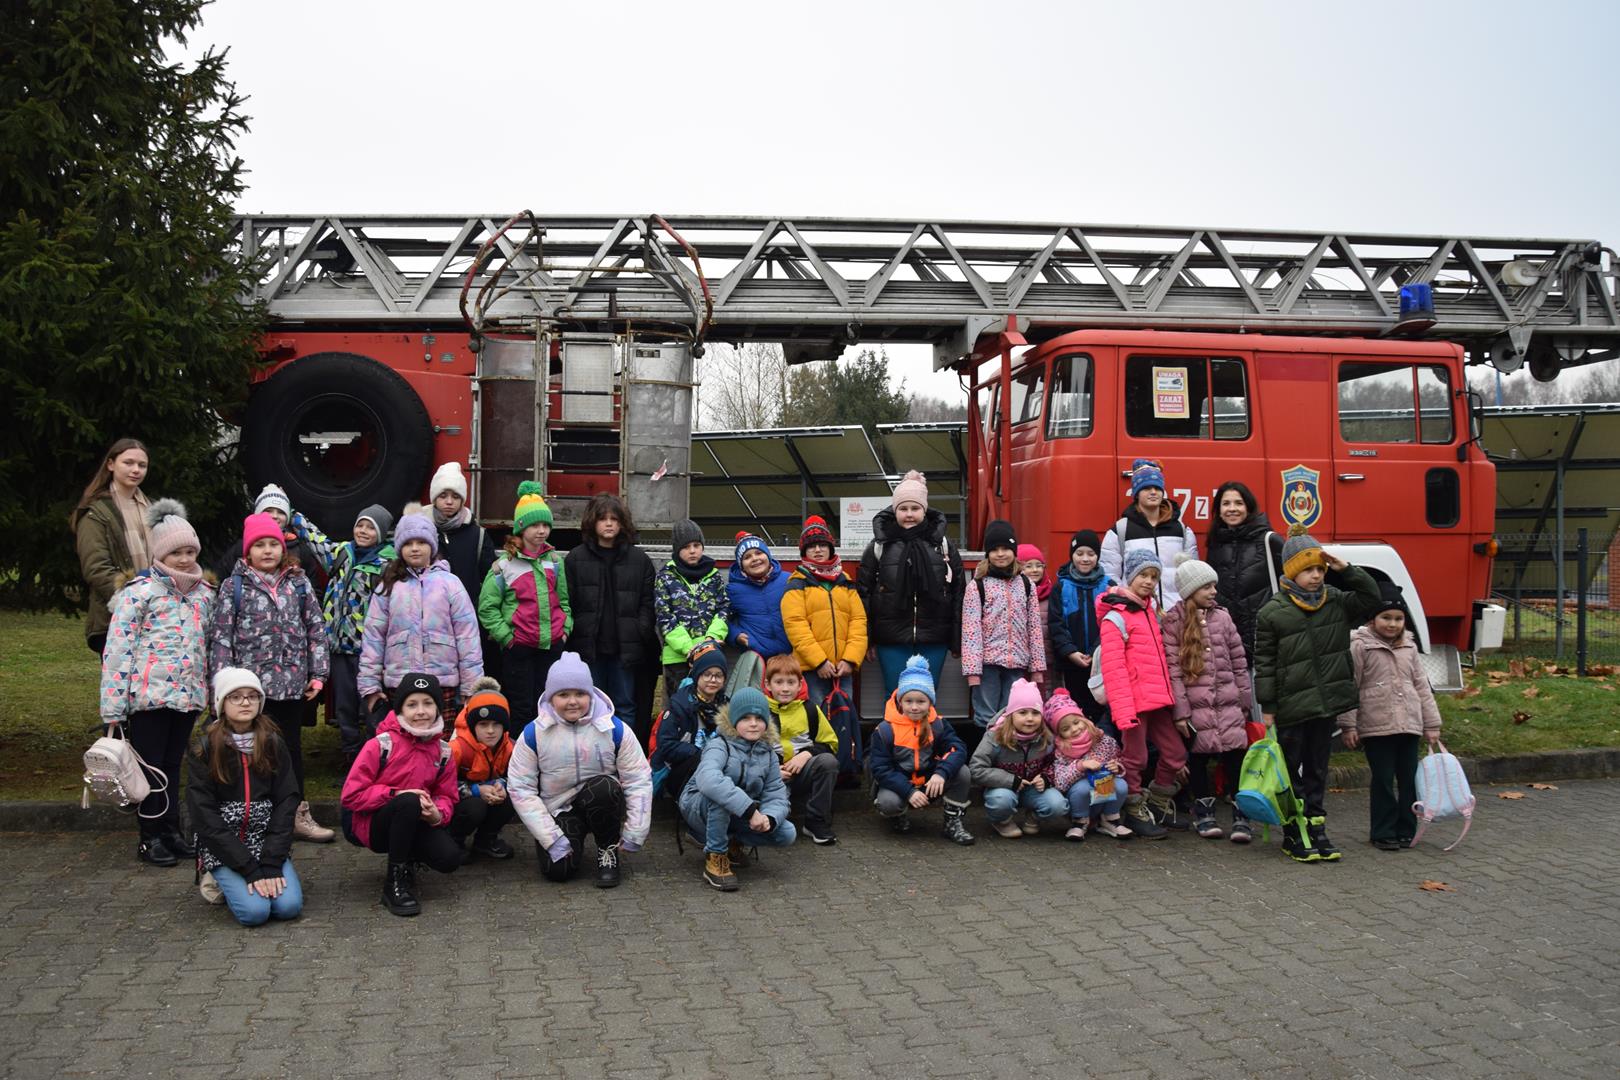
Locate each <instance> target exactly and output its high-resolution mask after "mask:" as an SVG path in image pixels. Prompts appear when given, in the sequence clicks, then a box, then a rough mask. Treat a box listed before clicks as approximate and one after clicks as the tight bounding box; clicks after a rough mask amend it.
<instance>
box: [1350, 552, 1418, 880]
mask: <svg viewBox="0 0 1620 1080" xmlns="http://www.w3.org/2000/svg"><path fill="white" fill-rule="evenodd" d="M1378 588H1379V596H1380V601H1379V608H1378V611H1377V613H1376V614H1374V615H1373V617H1372V621H1371V622H1369V623H1367V624H1366V625H1365V626H1358V627H1356V628H1355V629H1354V630H1352V631H1351V632H1350V660H1351V662H1352V663H1353V664H1354V666H1355V673H1356V689H1357V691H1358V693H1359V696H1360V701H1359V704H1358V705H1357V706H1356V708H1354V709H1351V710H1349V711H1348V712H1346V713H1343V714H1342V715H1340V717H1339V727H1340V728H1341V729H1342V730H1343V733H1344V736H1343V737H1344V745H1345V746H1346V747H1347V748H1349V749H1351V750H1354V749H1355V748H1356V747H1357V746H1359V747H1361V750H1362V752H1363V753H1365V754H1366V755H1367V768H1368V769H1369V770H1371V772H1372V783H1371V784H1370V785H1369V786H1368V790H1367V796H1368V800H1369V803H1370V811H1371V812H1370V814H1369V824H1370V830H1369V831H1370V836H1369V839H1371V840H1372V843H1373V846H1374V847H1376V848H1377V849H1378V850H1380V851H1401V850H1404V849H1406V848H1409V847H1411V846H1412V837H1413V836H1415V835H1417V815H1416V814H1415V813H1413V811H1412V804H1413V803H1414V802H1416V801H1417V768H1418V749H1419V747H1420V745H1421V743H1422V742H1423V741H1427V742H1428V744H1429V745H1430V746H1431V747H1433V746H1436V745H1438V744H1439V742H1440V709H1439V707H1438V706H1436V705H1435V702H1434V688H1433V687H1432V686H1430V685H1429V676H1428V675H1427V674H1426V673H1425V672H1424V670H1423V663H1422V658H1421V657H1420V656H1419V654H1418V650H1417V642H1416V641H1414V640H1413V638H1412V635H1411V634H1410V633H1408V632H1407V629H1406V601H1405V600H1404V598H1403V597H1402V595H1401V587H1400V586H1399V585H1396V584H1395V583H1394V582H1390V581H1385V582H1380V583H1379V586H1378Z"/></svg>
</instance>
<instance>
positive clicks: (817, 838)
mask: <svg viewBox="0 0 1620 1080" xmlns="http://www.w3.org/2000/svg"><path fill="white" fill-rule="evenodd" d="M804 834H805V835H806V836H808V837H809V838H810V840H811V842H813V843H816V844H836V843H838V836H837V834H836V833H834V832H833V831H832V830H831V829H830V828H828V827H827V826H825V825H806V826H805V827H804Z"/></svg>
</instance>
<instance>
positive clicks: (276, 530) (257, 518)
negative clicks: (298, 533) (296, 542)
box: [242, 514, 287, 559]
mask: <svg viewBox="0 0 1620 1080" xmlns="http://www.w3.org/2000/svg"><path fill="white" fill-rule="evenodd" d="M267 537H268V538H269V539H271V540H279V541H281V543H283V544H285V543H286V542H287V541H286V540H284V539H282V535H281V526H280V525H278V524H276V519H275V518H273V517H271V516H270V515H269V514H249V515H248V516H247V517H246V518H245V519H244V520H243V522H242V557H243V558H244V559H245V558H247V553H248V549H250V548H251V547H253V542H254V541H255V540H263V539H265V538H267Z"/></svg>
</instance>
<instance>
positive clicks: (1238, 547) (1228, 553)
mask: <svg viewBox="0 0 1620 1080" xmlns="http://www.w3.org/2000/svg"><path fill="white" fill-rule="evenodd" d="M1215 514H1216V521H1215V523H1214V524H1213V525H1211V526H1210V528H1209V545H1208V546H1209V565H1210V566H1213V567H1214V568H1215V598H1216V602H1217V603H1219V604H1220V605H1221V607H1223V608H1225V609H1226V610H1227V612H1229V613H1230V614H1231V616H1232V621H1233V622H1234V623H1236V624H1237V628H1238V634H1239V635H1240V636H1241V637H1242V638H1243V650H1244V655H1246V656H1249V657H1253V656H1254V621H1255V617H1256V616H1257V615H1259V613H1260V609H1261V608H1262V607H1263V606H1265V602H1266V601H1267V600H1270V599H1271V594H1272V593H1274V592H1276V591H1277V574H1278V573H1280V572H1281V571H1282V545H1283V538H1282V537H1281V536H1278V535H1277V534H1276V533H1274V532H1272V531H1271V522H1270V521H1269V520H1268V519H1267V518H1266V515H1265V513H1264V512H1263V511H1262V510H1261V509H1260V508H1259V506H1258V505H1257V503H1256V502H1255V498H1254V492H1252V491H1250V490H1249V488H1248V486H1247V485H1245V484H1243V483H1241V482H1240V481H1237V480H1228V481H1227V482H1226V483H1224V484H1222V485H1221V486H1220V487H1218V488H1216V489H1215ZM1268 548H1269V549H1270V555H1271V557H1270V559H1269V560H1268V559H1267V558H1266V555H1267V549H1268ZM1250 663H1251V666H1252V664H1253V661H1252V660H1251V661H1250Z"/></svg>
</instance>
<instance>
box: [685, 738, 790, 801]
mask: <svg viewBox="0 0 1620 1080" xmlns="http://www.w3.org/2000/svg"><path fill="white" fill-rule="evenodd" d="M715 733H716V734H717V735H719V736H720V737H719V738H717V739H710V740H709V741H708V742H707V743H705V744H704V746H703V757H702V759H701V760H700V761H699V762H698V767H697V772H695V773H693V774H692V779H691V780H689V781H687V783H686V790H685V791H683V792H681V804H680V805H681V816H682V817H683V818H685V819H686V820H687V821H688V822H690V823H692V824H693V825H694V826H696V827H699V828H701V827H702V826H703V825H704V824H705V822H706V820H707V815H706V807H705V806H704V804H705V803H706V802H717V803H719V804H720V805H722V806H724V807H725V808H726V810H727V812H728V813H730V814H731V816H732V817H742V816H743V815H745V814H747V813H748V812H749V810H750V808H751V807H755V806H757V807H758V808H759V812H760V813H762V814H764V815H765V816H766V817H768V818H770V819H771V820H772V821H774V822H781V821H784V820H786V818H787V816H788V793H787V785H786V784H784V783H782V759H781V757H780V756H779V755H778V754H777V751H776V745H777V734H776V726H775V725H774V724H773V725H771V726H769V727H768V728H767V729H766V731H765V734H764V735H763V736H761V737H760V738H759V739H756V740H755V741H753V742H749V741H748V740H747V739H745V738H743V737H742V736H741V735H738V734H737V729H736V728H735V727H733V726H732V723H731V717H730V716H729V715H725V714H722V715H721V716H719V717H717V718H716V720H715Z"/></svg>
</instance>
